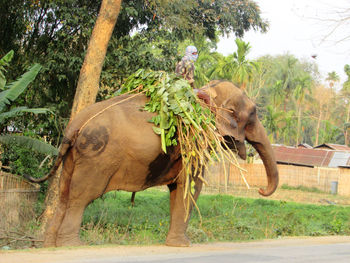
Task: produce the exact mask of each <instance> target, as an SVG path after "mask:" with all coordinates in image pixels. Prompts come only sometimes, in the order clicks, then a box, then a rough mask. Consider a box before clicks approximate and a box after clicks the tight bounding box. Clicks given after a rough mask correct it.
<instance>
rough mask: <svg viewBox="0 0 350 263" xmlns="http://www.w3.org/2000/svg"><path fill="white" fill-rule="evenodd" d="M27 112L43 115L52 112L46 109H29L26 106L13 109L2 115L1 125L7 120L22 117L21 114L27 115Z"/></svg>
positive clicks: (0, 116) (0, 118) (0, 114)
mask: <svg viewBox="0 0 350 263" xmlns="http://www.w3.org/2000/svg"><path fill="white" fill-rule="evenodd" d="M26 112H29V113H34V114H42V113H48V112H51V111H50V110H49V109H46V108H34V109H29V108H27V107H25V106H21V107H16V108H13V109H11V110H9V111H6V112H2V113H0V123H2V122H3V121H4V120H5V119H8V118H12V117H15V116H18V115H21V114H23V113H26ZM51 113H52V112H51Z"/></svg>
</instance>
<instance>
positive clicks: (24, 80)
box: [0, 64, 41, 111]
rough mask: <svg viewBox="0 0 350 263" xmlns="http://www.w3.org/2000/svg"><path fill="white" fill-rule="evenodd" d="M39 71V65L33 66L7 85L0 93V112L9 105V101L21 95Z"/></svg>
mask: <svg viewBox="0 0 350 263" xmlns="http://www.w3.org/2000/svg"><path fill="white" fill-rule="evenodd" d="M40 69H41V66H40V65H39V64H34V65H33V66H32V67H31V68H30V69H29V71H27V72H26V73H24V74H23V75H22V76H21V77H19V78H18V79H17V80H16V81H14V82H12V83H11V84H9V85H8V86H7V89H6V90H4V91H2V92H0V111H2V110H3V108H4V107H5V105H6V104H10V102H11V101H14V100H16V99H17V98H18V96H19V95H21V94H22V92H23V91H24V90H25V89H26V88H27V86H28V85H29V83H30V82H32V81H33V80H34V79H35V77H36V75H37V74H38V73H39V71H40Z"/></svg>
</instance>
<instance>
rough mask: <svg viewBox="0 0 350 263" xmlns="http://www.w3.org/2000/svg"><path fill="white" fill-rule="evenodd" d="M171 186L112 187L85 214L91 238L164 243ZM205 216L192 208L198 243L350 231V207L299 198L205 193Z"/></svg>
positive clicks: (202, 203)
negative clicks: (133, 193)
mask: <svg viewBox="0 0 350 263" xmlns="http://www.w3.org/2000/svg"><path fill="white" fill-rule="evenodd" d="M168 195H169V194H168V193H167V192H162V191H159V190H147V191H144V192H140V193H137V195H136V200H135V207H131V204H130V197H131V193H125V192H113V193H109V194H107V195H105V197H104V198H103V199H98V200H95V201H94V202H93V203H92V204H90V205H89V207H88V208H87V209H86V211H85V214H84V218H83V229H82V231H81V237H82V239H83V240H84V241H85V242H87V243H88V244H108V243H113V244H138V245H149V244H160V243H164V241H165V238H166V234H167V232H168V229H169V197H168ZM198 206H199V208H200V211H201V214H202V218H203V221H202V223H201V222H200V220H199V216H198V214H197V212H196V211H193V213H192V218H191V220H190V224H189V228H188V231H187V234H188V236H189V237H190V239H191V241H192V242H193V243H201V242H214V241H245V240H257V239H264V238H277V237H280V236H322V235H350V207H347V206H333V205H332V206H330V205H311V204H299V203H293V202H285V201H274V200H267V199H250V198H238V197H233V196H229V195H201V196H200V198H199V200H198Z"/></svg>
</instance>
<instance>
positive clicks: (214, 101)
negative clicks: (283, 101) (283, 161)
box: [33, 81, 278, 247]
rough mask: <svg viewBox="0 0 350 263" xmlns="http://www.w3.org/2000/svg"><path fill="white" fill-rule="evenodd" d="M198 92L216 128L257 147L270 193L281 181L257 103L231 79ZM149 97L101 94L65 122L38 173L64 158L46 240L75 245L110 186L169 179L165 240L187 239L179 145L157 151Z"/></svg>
mask: <svg viewBox="0 0 350 263" xmlns="http://www.w3.org/2000/svg"><path fill="white" fill-rule="evenodd" d="M131 96H133V97H131ZM198 96H199V97H203V96H206V97H207V98H209V101H210V104H211V105H212V106H215V108H216V114H217V127H218V129H219V132H220V133H221V134H222V135H223V136H225V138H226V139H227V142H228V144H229V145H230V146H232V147H233V148H234V145H237V151H238V154H239V156H240V157H241V158H243V159H245V157H246V150H245V146H244V140H247V141H248V142H249V143H250V144H252V145H253V147H254V148H255V149H256V150H257V151H258V153H259V154H260V156H261V159H262V160H263V162H264V165H265V168H266V172H267V179H268V185H267V188H266V189H260V191H259V192H260V194H261V195H264V196H268V195H271V194H272V193H273V192H274V191H275V190H276V188H277V185H278V171H277V166H276V161H275V157H274V154H273V151H272V148H271V145H270V142H269V140H268V138H267V136H266V133H265V130H264V128H263V126H262V125H261V123H260V121H259V120H258V118H257V115H256V107H255V105H254V103H253V102H252V101H251V100H250V99H249V98H248V97H247V96H246V95H245V94H244V93H243V92H242V91H241V90H240V89H238V88H237V87H235V86H234V85H233V84H232V83H230V82H220V81H213V82H210V83H209V84H208V85H206V86H205V87H203V88H202V89H201V90H200V91H199V93H198ZM126 98H129V99H128V100H126V101H123V100H124V99H126ZM146 101H147V97H145V96H144V95H142V94H140V95H136V96H134V95H122V96H119V97H115V98H112V99H109V100H106V101H103V102H99V103H96V104H93V105H91V106H89V107H87V108H86V109H84V110H83V111H82V112H81V113H79V114H78V115H77V116H76V118H75V119H74V120H73V121H72V122H71V123H70V124H69V125H68V126H67V129H66V132H65V138H64V140H63V143H62V145H61V149H60V155H59V157H58V158H57V160H56V163H55V167H54V168H53V170H52V172H51V173H50V174H49V175H48V176H47V177H45V178H42V179H40V180H36V181H37V182H39V181H43V180H45V179H47V178H48V177H50V176H51V175H52V174H54V172H55V169H56V168H57V167H58V166H59V164H60V163H61V161H63V169H62V174H61V178H60V189H59V204H58V207H57V210H56V212H55V215H54V217H53V219H52V220H51V222H49V225H48V228H47V230H46V233H45V240H44V246H46V247H48V246H74V245H80V244H81V242H80V240H79V230H80V225H81V221H82V216H83V212H84V209H85V208H86V206H87V205H88V204H89V203H90V202H91V201H93V200H95V199H96V198H98V197H100V196H101V195H102V194H104V193H106V192H108V191H112V190H124V191H130V192H137V191H142V190H144V189H146V188H149V187H151V186H157V185H167V186H168V188H169V191H170V214H171V218H170V229H169V232H168V236H167V239H166V244H167V245H169V246H189V245H190V241H189V239H188V238H187V236H186V233H185V232H186V229H187V225H188V220H186V222H185V220H184V219H185V207H184V200H183V185H184V175H183V174H180V176H177V175H178V174H179V173H180V171H181V167H182V162H181V156H180V152H179V150H178V149H177V148H171V149H169V153H168V154H167V155H166V154H164V153H163V152H162V150H161V142H160V138H159V136H158V135H156V134H155V133H154V132H153V129H152V126H153V124H152V123H149V122H148V120H150V119H151V117H152V116H153V114H152V113H149V112H147V111H141V110H140V109H141V108H142V107H143V106H144V105H145V103H146ZM115 103H116V104H115ZM112 104H115V105H113V106H112V107H110V108H108V109H107V110H105V111H103V112H102V113H100V114H98V115H96V114H97V113H99V112H100V111H101V110H104V109H106V108H107V107H108V106H110V105H112ZM95 115H96V116H95ZM93 116H94V117H93ZM85 124H86V125H85ZM33 181H34V180H33ZM201 188H202V183H201V181H198V182H196V189H195V190H196V191H195V199H197V198H198V195H199V193H200V190H201Z"/></svg>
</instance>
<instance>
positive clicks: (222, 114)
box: [198, 80, 278, 196]
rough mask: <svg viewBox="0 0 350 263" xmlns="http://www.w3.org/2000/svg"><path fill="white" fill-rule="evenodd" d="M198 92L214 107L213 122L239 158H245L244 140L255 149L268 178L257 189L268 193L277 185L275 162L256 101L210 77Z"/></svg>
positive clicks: (262, 193) (229, 84) (225, 83)
mask: <svg viewBox="0 0 350 263" xmlns="http://www.w3.org/2000/svg"><path fill="white" fill-rule="evenodd" d="M198 96H199V97H206V101H207V102H209V103H210V104H211V105H212V106H214V107H213V108H214V109H216V110H215V111H216V126H217V128H218V131H219V133H220V134H221V135H222V136H223V137H224V139H225V141H226V144H227V145H228V147H230V148H231V149H233V150H235V151H237V153H238V155H239V156H240V157H241V158H242V159H246V148H245V144H244V141H245V140H246V141H247V142H248V143H250V144H251V145H252V146H253V147H254V148H255V149H256V150H257V152H258V153H259V155H260V157H261V159H262V160H263V163H264V166H265V170H266V174H267V178H268V186H267V188H266V189H260V190H259V193H260V194H261V195H263V196H269V195H271V194H272V193H273V192H274V191H275V190H276V188H277V185H278V170H277V164H276V160H275V156H274V152H273V150H272V147H271V144H270V142H269V140H268V137H267V135H266V132H265V129H264V127H263V126H262V124H261V123H260V121H259V119H258V117H257V114H256V106H255V104H254V103H253V102H252V101H251V100H250V99H249V98H248V97H247V96H246V95H245V94H244V92H243V91H242V90H241V89H239V88H237V87H236V86H235V85H234V84H233V83H231V82H228V81H217V80H216V81H211V82H209V84H208V85H206V86H204V87H203V88H201V89H200V90H199V91H198ZM208 97H209V98H208Z"/></svg>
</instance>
